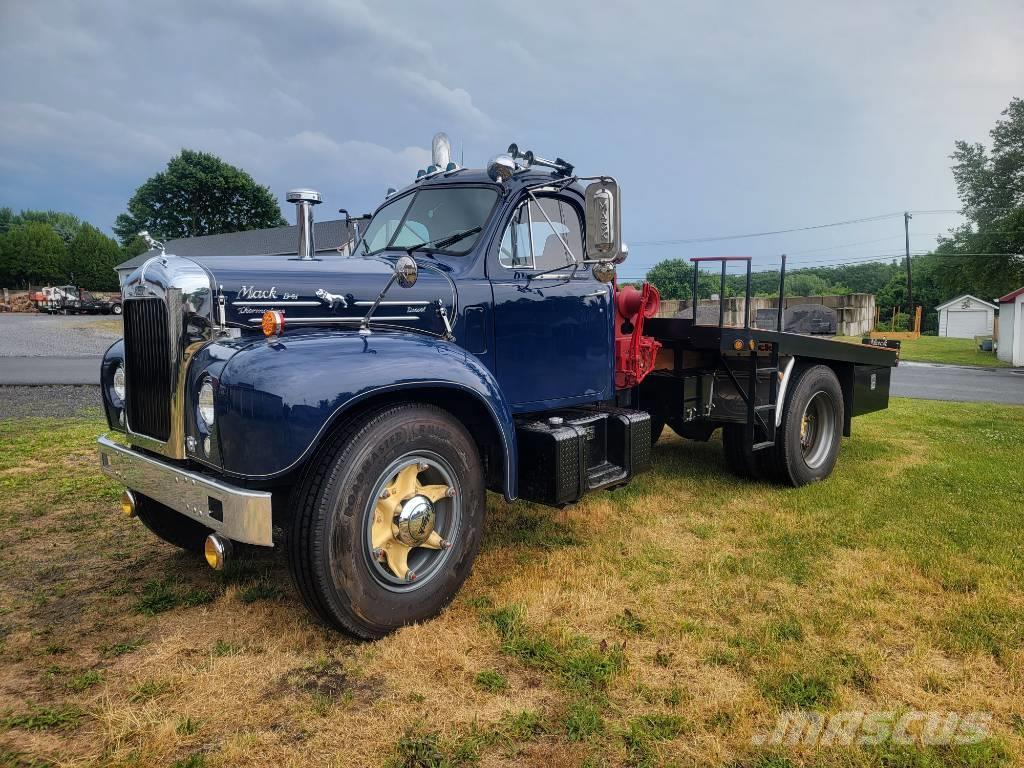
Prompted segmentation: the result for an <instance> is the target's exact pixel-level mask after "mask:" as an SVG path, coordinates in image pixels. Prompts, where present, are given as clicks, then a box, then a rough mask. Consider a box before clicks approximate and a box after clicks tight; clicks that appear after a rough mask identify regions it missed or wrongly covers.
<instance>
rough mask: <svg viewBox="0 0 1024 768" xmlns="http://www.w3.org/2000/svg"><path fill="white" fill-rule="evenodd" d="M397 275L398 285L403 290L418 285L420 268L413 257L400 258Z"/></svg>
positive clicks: (396, 266)
mask: <svg viewBox="0 0 1024 768" xmlns="http://www.w3.org/2000/svg"><path fill="white" fill-rule="evenodd" d="M395 275H396V276H397V278H398V284H399V285H400V286H402V287H403V288H412V287H413V286H414V285H416V278H417V277H419V268H418V267H417V266H416V260H415V259H414V258H413V257H412V256H408V255H406V256H399V257H398V261H396V262H395Z"/></svg>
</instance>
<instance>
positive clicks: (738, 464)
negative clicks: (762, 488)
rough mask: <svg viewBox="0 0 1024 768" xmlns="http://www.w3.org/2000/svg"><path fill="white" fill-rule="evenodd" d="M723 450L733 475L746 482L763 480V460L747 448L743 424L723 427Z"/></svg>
mask: <svg viewBox="0 0 1024 768" xmlns="http://www.w3.org/2000/svg"><path fill="white" fill-rule="evenodd" d="M722 450H723V452H724V453H725V463H726V464H727V465H728V466H729V470H730V471H731V472H732V473H733V474H735V475H737V476H739V477H742V478H743V479H745V480H760V479H762V477H763V472H762V469H761V462H762V459H761V457H760V456H759V455H758V453H755V452H753V451H750V450H749V449H748V448H747V446H746V435H745V428H744V425H743V424H725V425H723V426H722Z"/></svg>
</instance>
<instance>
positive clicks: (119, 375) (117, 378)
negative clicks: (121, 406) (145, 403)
mask: <svg viewBox="0 0 1024 768" xmlns="http://www.w3.org/2000/svg"><path fill="white" fill-rule="evenodd" d="M124 383H125V379H124V366H123V365H120V364H118V366H117V368H115V369H114V394H115V395H117V399H118V400H120V401H121V402H122V403H123V402H124V393H125V386H124Z"/></svg>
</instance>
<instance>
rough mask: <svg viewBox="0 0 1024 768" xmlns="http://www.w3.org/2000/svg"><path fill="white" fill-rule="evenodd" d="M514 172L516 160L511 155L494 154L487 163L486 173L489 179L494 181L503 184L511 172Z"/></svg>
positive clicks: (510, 175)
mask: <svg viewBox="0 0 1024 768" xmlns="http://www.w3.org/2000/svg"><path fill="white" fill-rule="evenodd" d="M515 172H516V161H515V160H513V159H512V156H511V155H496V156H494V157H493V158H491V161H490V162H489V163H488V164H487V175H488V176H490V177H491V181H496V182H498V183H499V184H504V183H505V182H506V181H508V180H509V179H510V178H512V174H513V173H515Z"/></svg>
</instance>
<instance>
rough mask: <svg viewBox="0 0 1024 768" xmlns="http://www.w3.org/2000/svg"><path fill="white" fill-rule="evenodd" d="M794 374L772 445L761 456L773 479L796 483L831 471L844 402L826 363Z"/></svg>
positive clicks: (841, 428)
mask: <svg viewBox="0 0 1024 768" xmlns="http://www.w3.org/2000/svg"><path fill="white" fill-rule="evenodd" d="M795 378H796V380H795V381H793V382H791V383H790V388H789V395H788V397H787V398H786V403H785V405H784V407H783V409H782V423H781V424H780V425H779V428H778V430H777V431H776V437H775V447H774V448H770V449H768V450H767V451H765V453H766V454H767V455H766V457H765V460H766V467H767V469H768V470H769V471H770V474H771V476H772V478H773V479H774V480H776V481H777V482H780V483H784V484H787V485H792V486H793V487H800V486H802V485H807V484H808V483H814V482H817V481H818V480H824V479H825V478H826V477H828V476H829V475H830V474H832V470H833V468H834V467H835V464H836V460H837V459H838V457H839V447H840V443H841V441H842V435H843V419H844V410H843V409H844V406H843V390H842V387H840V385H839V379H838V378H836V374H835V372H834V371H833V370H832V369H831V368H829V367H828V366H826V365H814V366H811V367H808V368H804V369H803V370H802V371H798V372H797V373H796V377H795ZM805 418H806V420H805Z"/></svg>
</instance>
